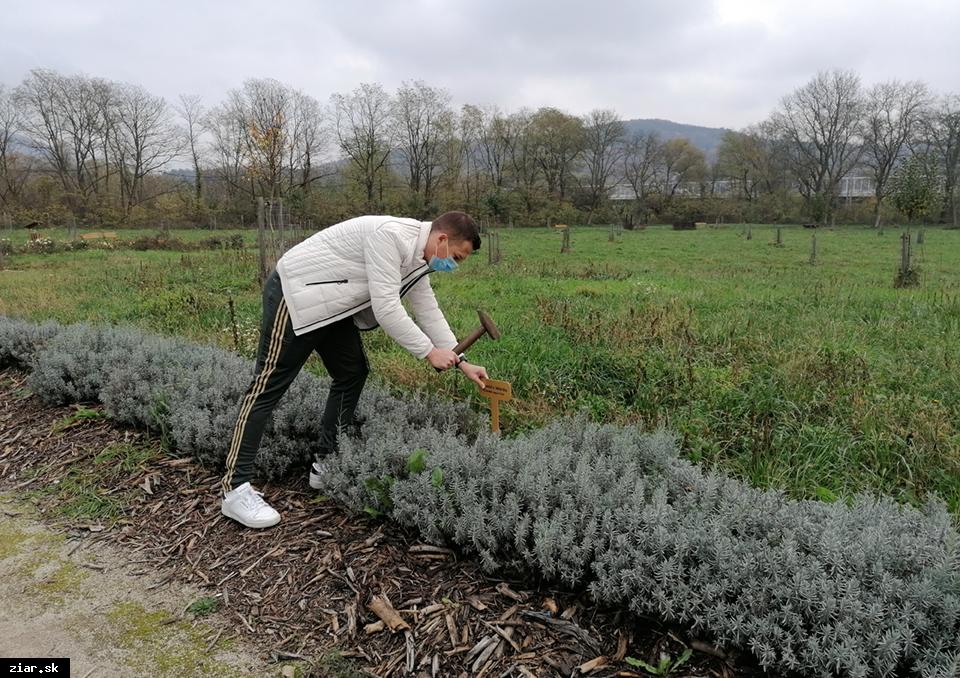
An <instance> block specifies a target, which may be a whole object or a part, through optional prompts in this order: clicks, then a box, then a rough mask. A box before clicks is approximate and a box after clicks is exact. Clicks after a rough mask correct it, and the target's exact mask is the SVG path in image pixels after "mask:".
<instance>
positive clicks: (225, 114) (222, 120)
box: [203, 98, 256, 200]
mask: <svg viewBox="0 0 960 678" xmlns="http://www.w3.org/2000/svg"><path fill="white" fill-rule="evenodd" d="M239 104H240V102H239V101H238V100H237V99H235V98H230V99H228V100H227V101H225V102H223V103H221V104H220V105H219V106H216V107H215V108H213V109H212V110H211V111H210V112H209V113H207V114H206V115H205V116H204V118H203V128H204V129H205V130H206V131H207V132H208V133H209V134H210V137H211V139H212V141H211V144H210V153H211V155H212V157H213V168H214V171H215V172H216V175H217V177H218V178H219V179H220V180H221V181H222V182H223V183H224V185H225V186H226V189H227V195H228V196H229V197H230V198H231V199H233V200H236V198H237V197H238V196H240V195H243V194H248V195H249V197H251V198H252V197H254V196H255V192H256V191H255V188H254V187H253V185H251V183H250V181H249V179H248V175H247V167H248V164H249V153H248V150H247V143H246V135H247V127H246V116H245V113H244V111H243V108H242V107H240V106H239Z"/></svg>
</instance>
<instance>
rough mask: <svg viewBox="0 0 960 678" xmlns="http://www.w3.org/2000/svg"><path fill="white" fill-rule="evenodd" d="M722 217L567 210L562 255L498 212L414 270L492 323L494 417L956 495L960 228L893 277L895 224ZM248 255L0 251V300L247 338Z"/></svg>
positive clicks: (466, 318)
mask: <svg viewBox="0 0 960 678" xmlns="http://www.w3.org/2000/svg"><path fill="white" fill-rule="evenodd" d="M744 229H745V227H742V226H730V227H726V228H716V229H713V228H706V229H702V230H699V231H693V232H682V231H672V230H669V229H668V228H666V227H652V228H648V229H646V230H644V231H635V232H625V233H623V234H622V236H621V237H620V239H619V242H617V243H610V242H608V232H607V230H606V229H602V228H597V229H588V228H575V229H574V230H573V233H572V245H573V250H572V252H570V253H569V254H560V252H559V251H560V236H559V234H557V233H555V232H550V231H547V230H545V229H538V230H535V231H534V230H503V231H501V243H502V251H503V260H502V261H501V262H500V263H499V264H497V265H494V266H490V265H488V264H487V256H486V253H485V252H482V253H481V254H480V255H479V256H476V257H473V258H472V259H471V261H469V262H467V263H466V264H464V265H463V266H461V269H460V270H459V271H457V272H456V273H454V274H446V275H445V274H435V275H434V276H432V277H431V280H432V281H433V285H434V288H435V290H436V292H437V296H438V298H439V299H440V303H441V306H442V307H443V308H444V309H445V311H446V312H447V316H448V318H449V320H450V322H451V325H452V326H453V327H454V329H455V331H457V333H458V334H460V335H463V334H466V333H467V332H468V331H469V330H471V329H472V328H473V327H474V326H475V325H476V324H477V322H476V312H475V309H476V308H477V307H478V306H479V307H483V308H485V309H486V310H487V311H488V312H489V313H490V314H491V315H492V317H493V318H494V319H495V321H496V322H497V324H498V325H499V326H500V328H501V330H502V332H503V338H502V339H501V340H500V341H499V342H496V343H494V342H490V341H488V340H481V341H480V342H479V343H478V344H477V345H476V346H475V348H474V349H473V350H472V351H471V352H470V354H471V358H472V360H473V361H474V362H479V363H481V364H484V365H485V366H486V367H487V368H488V370H489V372H490V374H491V376H492V377H494V378H498V379H505V380H508V381H511V382H512V383H513V386H514V395H515V398H516V400H515V401H514V402H512V403H508V404H506V405H505V406H504V408H503V410H504V412H503V416H504V425H505V428H506V429H507V430H508V431H516V430H521V429H523V428H525V427H535V426H539V425H540V424H542V423H543V422H544V421H546V420H547V419H549V418H550V417H553V416H556V415H558V414H563V413H573V412H577V411H581V410H586V411H588V412H589V413H590V415H591V416H592V417H594V418H596V419H601V420H608V421H618V422H637V423H640V424H642V425H643V426H646V427H656V426H661V425H663V426H667V427H669V428H671V429H673V430H675V431H677V433H678V434H679V435H680V436H681V437H682V440H683V447H684V449H685V450H686V452H687V454H688V456H689V457H690V458H691V459H693V460H695V461H700V462H702V463H707V464H711V465H716V466H718V467H720V468H723V469H725V470H727V471H729V472H732V473H734V474H736V475H738V476H741V477H745V478H748V479H750V480H751V481H752V482H754V483H755V484H757V485H760V486H764V487H781V488H783V489H784V490H785V491H787V492H789V493H790V494H792V495H794V496H800V497H813V498H821V499H826V500H833V499H834V498H836V497H844V496H848V495H850V494H851V493H853V492H856V491H860V490H870V491H882V492H885V493H888V494H892V495H895V496H897V497H899V498H901V499H903V500H907V501H919V500H920V499H922V498H923V497H924V496H925V495H926V494H927V493H929V492H932V491H933V492H937V493H938V494H940V495H941V496H943V497H944V498H945V499H946V500H947V501H948V502H949V503H950V505H951V508H952V510H953V511H954V512H955V513H960V416H958V415H960V372H958V368H960V232H958V231H947V230H941V229H927V230H926V232H925V243H924V244H923V245H922V246H916V247H915V255H916V257H917V260H918V263H919V266H920V269H921V284H920V286H919V287H918V288H914V289H900V290H898V289H894V287H893V280H894V275H895V270H896V265H897V262H898V259H899V251H900V239H899V237H898V233H899V231H897V230H895V229H887V230H886V232H885V233H884V234H882V235H878V234H877V232H876V231H874V230H870V229H861V228H849V227H848V228H843V229H837V230H820V231H817V232H816V237H817V244H818V257H817V263H816V265H811V264H810V249H811V237H812V232H811V231H808V230H804V229H801V228H785V229H784V231H783V233H784V246H783V247H775V246H773V244H772V243H773V240H774V229H773V228H772V227H769V226H766V227H765V226H753V227H752V235H753V237H752V239H750V240H747V239H746V238H745V236H744ZM141 233H142V232H141ZM172 233H173V234H176V235H177V236H178V237H181V238H182V239H184V240H187V239H194V238H199V237H208V236H209V235H211V234H216V235H223V234H224V233H225V232H223V231H216V232H209V231H192V232H189V231H172ZM126 234H129V235H130V237H131V238H132V237H135V236H136V235H138V233H137V232H133V231H127V232H124V231H118V236H120V237H125V235H126ZM46 235H48V236H52V237H54V238H56V237H58V234H56V233H46ZM59 235H60V237H63V236H64V235H65V234H59ZM247 235H248V236H249V240H248V241H249V242H252V241H253V233H252V232H248V233H247ZM0 237H7V235H6V234H4V233H0ZM24 239H25V236H24ZM255 262H256V257H255V252H254V251H252V250H248V251H246V252H231V251H227V252H222V251H221V252H208V251H198V252H191V253H188V254H181V253H176V252H157V251H149V252H133V251H128V250H116V251H100V250H89V251H83V252H72V253H62V254H52V255H30V256H27V255H15V256H12V257H10V258H9V259H8V260H7V264H6V266H7V268H6V270H0V313H2V314H8V315H15V316H21V317H26V318H30V319H34V320H41V319H46V318H55V319H58V320H61V321H64V322H72V321H78V320H86V321H91V322H110V323H125V324H133V325H137V326H140V327H144V328H147V329H151V330H154V331H158V332H161V333H165V334H177V335H182V336H187V337H191V338H194V339H197V340H200V341H204V342H209V343H215V344H218V345H221V346H224V347H227V348H230V349H235V350H239V351H240V352H241V353H244V354H245V355H248V356H250V355H252V353H253V350H254V348H255V343H256V337H257V332H258V323H259V312H260V300H259V289H258V287H257V285H256V282H255V266H256V264H255ZM230 298H233V299H234V300H235V310H236V317H237V328H238V333H239V342H238V343H236V342H235V339H234V332H233V326H232V323H231V320H230V313H229V307H228V300H229V299H230ZM365 340H366V343H367V349H368V354H369V356H370V359H371V362H372V364H373V368H374V371H375V372H377V373H378V374H379V375H380V377H381V378H383V379H385V380H386V381H388V382H389V383H391V384H394V385H396V386H397V387H398V388H410V387H423V388H427V389H430V390H434V391H439V392H442V393H444V394H447V395H448V396H449V397H452V398H469V397H474V396H475V390H474V389H472V387H471V386H469V385H468V384H466V383H465V380H464V379H462V378H460V377H459V376H458V375H455V374H443V375H436V374H434V373H433V371H432V370H431V369H430V368H429V367H428V366H427V365H425V364H424V363H418V362H417V361H415V360H413V359H412V358H411V357H410V356H409V355H408V354H406V353H405V352H403V351H402V350H401V349H399V348H398V347H397V346H396V345H394V344H393V343H392V341H391V340H390V339H389V338H388V337H386V336H385V335H384V334H383V333H382V332H373V333H368V334H367V335H366V336H365ZM310 369H313V370H317V371H322V367H321V366H320V365H319V363H318V362H317V363H311V364H310ZM477 406H478V407H481V406H482V404H481V403H478V405H477ZM319 407H320V404H318V408H319Z"/></svg>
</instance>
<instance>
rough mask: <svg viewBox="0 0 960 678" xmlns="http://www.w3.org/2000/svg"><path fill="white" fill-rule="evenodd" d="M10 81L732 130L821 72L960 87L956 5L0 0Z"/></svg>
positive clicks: (908, 1)
mask: <svg viewBox="0 0 960 678" xmlns="http://www.w3.org/2000/svg"><path fill="white" fill-rule="evenodd" d="M0 17H3V18H2V19H0V83H2V84H5V85H7V86H8V87H9V86H15V85H16V84H17V83H19V82H20V80H21V79H22V78H23V77H24V76H25V75H26V74H27V73H28V72H29V70H30V69H33V68H52V69H55V70H57V71H60V72H62V73H66V74H72V73H85V74H87V75H94V76H100V77H105V78H110V79H114V80H122V81H126V82H131V83H135V84H139V85H142V86H144V87H146V88H147V89H148V90H150V91H151V92H153V93H155V94H161V95H163V96H165V97H167V99H168V100H170V101H173V100H175V99H176V97H177V95H178V94H180V93H195V94H200V95H202V97H203V99H204V101H205V103H207V104H208V105H209V104H215V103H216V102H217V101H219V100H220V99H221V97H223V95H224V93H225V92H226V91H227V90H229V89H231V88H234V87H238V86H239V85H240V84H241V83H242V82H243V80H245V79H246V78H249V77H272V78H276V79H278V80H280V81H282V82H284V83H287V84H289V85H292V86H294V87H297V88H299V89H302V90H304V91H305V92H307V93H308V94H311V95H313V96H314V97H316V98H318V99H320V100H321V101H324V102H325V101H326V100H327V99H328V97H329V96H330V94H331V93H333V92H348V91H350V90H352V89H353V88H354V87H356V86H357V85H358V84H359V83H361V82H379V83H381V84H382V85H384V86H385V87H386V88H387V89H388V90H392V89H394V88H395V87H396V86H397V85H399V84H400V83H401V82H403V81H404V80H415V79H420V80H424V81H426V82H427V83H428V84H430V85H434V86H439V87H444V88H446V89H447V90H448V91H449V92H450V94H451V95H452V97H453V101H454V103H455V104H457V105H460V104H463V103H474V104H496V105H499V106H500V107H502V108H504V109H507V110H509V111H512V110H516V109H517V108H520V107H521V106H529V107H533V108H536V107H539V106H547V105H549V106H556V107H558V108H562V109H564V110H566V111H568V112H570V113H576V114H582V113H586V112H587V111H589V110H590V109H593V108H613V109H614V110H616V111H617V112H618V113H619V114H620V116H621V117H622V118H624V119H627V118H667V119H670V120H674V121H677V122H684V123H690V124H698V125H707V126H712V127H732V128H740V127H743V126H746V125H749V124H751V123H754V122H758V121H760V120H762V119H763V118H765V117H766V116H767V115H768V114H769V113H770V111H771V110H772V109H773V107H774V106H776V104H777V102H778V101H779V99H780V98H781V97H782V96H783V95H784V94H787V93H789V92H791V91H792V90H794V89H795V88H797V87H799V86H801V85H803V84H804V83H805V82H807V81H808V80H810V79H811V78H812V77H813V76H814V75H815V74H816V72H817V71H818V70H826V69H833V68H841V69H851V70H854V71H856V72H857V73H859V74H860V76H861V77H862V79H863V81H864V83H865V84H871V83H874V82H879V81H882V80H890V79H900V80H915V79H918V80H923V81H925V82H926V83H927V84H928V85H930V86H931V88H932V89H934V90H935V91H937V92H940V93H943V92H954V93H960V0H786V1H782V0H768V1H761V0H635V1H633V2H631V1H629V0H616V1H609V2H605V1H602V0H580V1H579V2H570V1H568V0H551V1H549V2H524V1H523V0H469V1H467V2H462V1H460V0H406V1H403V0H395V1H394V2H388V1H386V0H376V1H364V0H330V1H324V0H313V1H307V0H273V1H272V2H263V1H261V2H248V1H247V0H232V1H231V2H219V1H217V2H212V1H211V2H207V1H204V0H191V1H190V2H187V1H184V0H159V1H157V2H150V1H149V0H148V1H137V0H124V1H119V0H116V1H108V0H82V1H81V2H67V1H65V0H32V1H26V2H25V1H24V0H0Z"/></svg>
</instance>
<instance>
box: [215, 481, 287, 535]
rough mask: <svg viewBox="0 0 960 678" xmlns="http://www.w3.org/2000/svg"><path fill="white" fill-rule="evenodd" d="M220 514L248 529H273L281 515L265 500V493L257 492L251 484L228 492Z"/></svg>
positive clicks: (245, 484)
mask: <svg viewBox="0 0 960 678" xmlns="http://www.w3.org/2000/svg"><path fill="white" fill-rule="evenodd" d="M220 512H221V513H222V514H223V515H225V516H226V517H227V518H233V519H234V520H236V521H237V522H238V523H240V524H241V525H246V526H247V527H254V528H261V527H272V526H273V525H276V524H277V523H279V522H280V514H279V513H277V512H276V511H275V510H273V508H272V507H271V506H270V504H268V503H267V502H265V501H264V500H263V492H257V491H256V490H255V489H253V487H252V486H251V485H250V483H244V484H243V485H241V486H240V487H235V488H233V489H232V490H230V491H229V492H227V493H226V494H225V495H224V497H223V503H222V504H221V505H220Z"/></svg>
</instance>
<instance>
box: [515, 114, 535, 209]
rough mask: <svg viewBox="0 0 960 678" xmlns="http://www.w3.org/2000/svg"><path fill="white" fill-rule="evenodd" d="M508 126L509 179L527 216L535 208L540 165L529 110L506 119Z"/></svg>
mask: <svg viewBox="0 0 960 678" xmlns="http://www.w3.org/2000/svg"><path fill="white" fill-rule="evenodd" d="M507 122H508V124H509V125H510V128H511V132H510V137H511V140H512V141H511V143H510V146H509V147H508V149H507V156H508V158H509V165H508V166H509V170H510V177H511V178H512V180H513V183H514V186H515V187H516V188H517V190H518V191H519V194H520V197H521V198H522V199H523V203H524V208H525V210H526V213H527V215H528V216H529V215H530V214H531V213H532V212H533V210H534V207H535V203H536V196H537V193H538V188H539V187H538V185H537V184H538V181H539V179H540V174H541V172H540V164H539V162H538V158H537V139H536V135H535V134H534V127H533V116H532V114H531V113H530V111H529V110H526V109H524V110H520V111H517V112H516V113H513V114H511V115H510V116H509V117H508V119H507Z"/></svg>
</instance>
